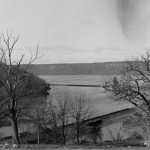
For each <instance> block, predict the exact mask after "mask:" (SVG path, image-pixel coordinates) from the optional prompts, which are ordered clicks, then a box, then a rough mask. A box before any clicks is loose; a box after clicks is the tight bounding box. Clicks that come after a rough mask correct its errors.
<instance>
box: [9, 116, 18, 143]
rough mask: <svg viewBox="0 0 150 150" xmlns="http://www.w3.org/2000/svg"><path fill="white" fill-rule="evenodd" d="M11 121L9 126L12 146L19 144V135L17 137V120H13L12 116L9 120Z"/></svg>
mask: <svg viewBox="0 0 150 150" xmlns="http://www.w3.org/2000/svg"><path fill="white" fill-rule="evenodd" d="M10 120H11V126H12V130H13V135H12V139H13V141H12V142H13V144H18V145H19V144H20V141H19V135H18V124H17V118H15V117H14V116H13V117H12V118H11V119H10Z"/></svg>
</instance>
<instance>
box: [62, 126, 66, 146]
mask: <svg viewBox="0 0 150 150" xmlns="http://www.w3.org/2000/svg"><path fill="white" fill-rule="evenodd" d="M62 128H63V129H62V136H63V145H65V144H66V134H65V125H64V124H63V127H62Z"/></svg>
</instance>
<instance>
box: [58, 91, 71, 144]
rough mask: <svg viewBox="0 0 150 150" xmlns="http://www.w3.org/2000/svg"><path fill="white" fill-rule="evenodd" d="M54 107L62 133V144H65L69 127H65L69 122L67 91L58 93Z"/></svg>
mask: <svg viewBox="0 0 150 150" xmlns="http://www.w3.org/2000/svg"><path fill="white" fill-rule="evenodd" d="M56 107H57V110H58V111H57V112H58V117H59V122H60V129H61V132H62V138H63V144H64V145H65V144H66V138H67V135H68V130H69V126H66V125H67V124H68V123H69V120H70V111H71V95H70V93H69V92H67V91H63V92H60V93H59V94H58V95H57V98H56Z"/></svg>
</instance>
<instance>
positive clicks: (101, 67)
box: [28, 62, 124, 75]
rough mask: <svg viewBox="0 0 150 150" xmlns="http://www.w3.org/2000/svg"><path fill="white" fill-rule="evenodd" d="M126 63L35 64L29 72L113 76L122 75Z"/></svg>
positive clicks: (37, 73)
mask: <svg viewBox="0 0 150 150" xmlns="http://www.w3.org/2000/svg"><path fill="white" fill-rule="evenodd" d="M123 64H124V62H105V63H77V64H33V65H31V67H30V68H29V70H28V71H29V72H32V73H34V74H36V75H111V74H120V72H121V70H122V66H123Z"/></svg>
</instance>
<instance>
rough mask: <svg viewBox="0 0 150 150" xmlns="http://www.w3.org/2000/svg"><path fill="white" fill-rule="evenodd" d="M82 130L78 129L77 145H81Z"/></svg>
mask: <svg viewBox="0 0 150 150" xmlns="http://www.w3.org/2000/svg"><path fill="white" fill-rule="evenodd" d="M79 138H80V129H79V128H77V145H80V139H79Z"/></svg>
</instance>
